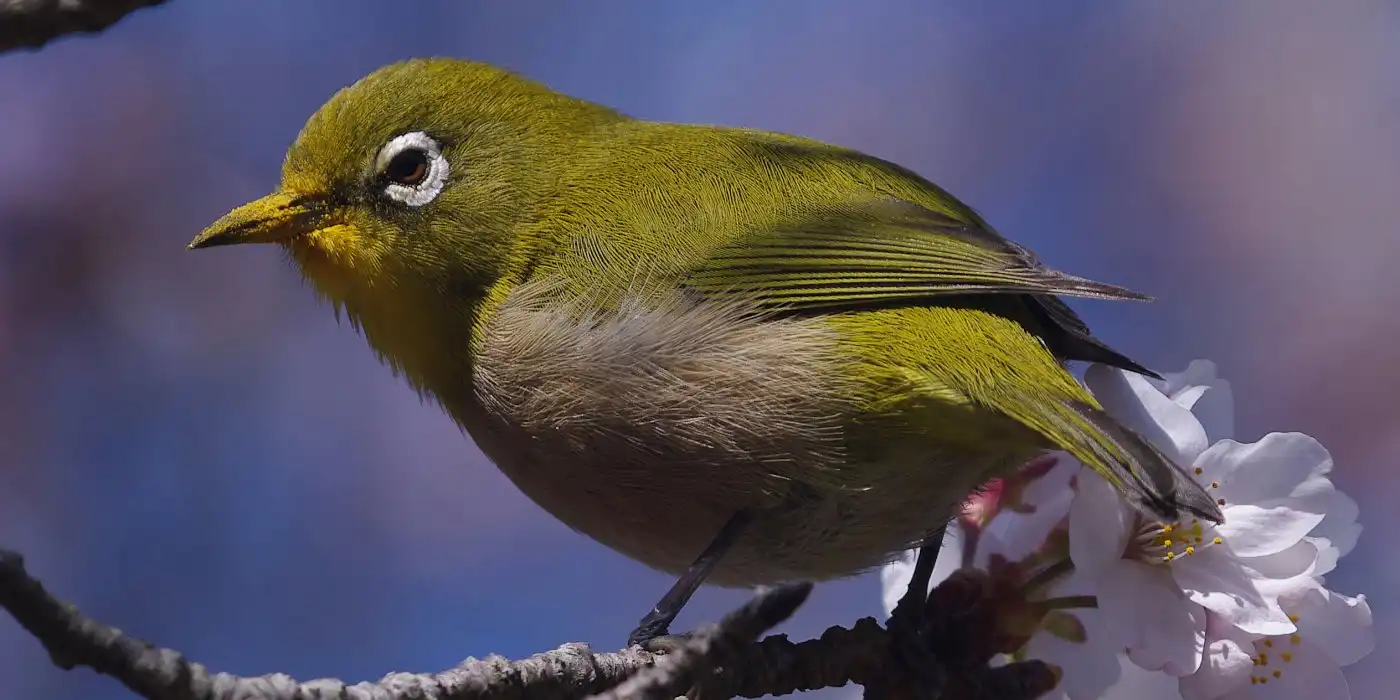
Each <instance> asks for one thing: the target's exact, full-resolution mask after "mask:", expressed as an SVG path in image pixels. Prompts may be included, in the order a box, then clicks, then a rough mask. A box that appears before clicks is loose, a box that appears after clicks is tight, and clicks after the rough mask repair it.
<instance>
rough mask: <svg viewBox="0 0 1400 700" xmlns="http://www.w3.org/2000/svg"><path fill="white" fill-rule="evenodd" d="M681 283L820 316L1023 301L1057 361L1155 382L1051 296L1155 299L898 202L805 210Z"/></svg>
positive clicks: (723, 251) (959, 220)
mask: <svg viewBox="0 0 1400 700" xmlns="http://www.w3.org/2000/svg"><path fill="white" fill-rule="evenodd" d="M684 284H685V286H687V287H689V288H691V289H694V290H696V291H698V292H701V293H705V294H715V295H730V294H739V295H744V296H746V297H748V298H749V299H751V300H753V301H754V302H756V303H758V304H759V305H761V306H765V307H769V308H782V309H785V310H795V311H803V310H811V311H817V312H821V311H828V312H831V311H840V310H844V309H850V308H856V307H862V306H869V305H871V304H890V303H894V304H899V303H919V302H920V301H924V302H927V301H928V300H929V298H930V297H936V296H942V295H952V294H962V295H967V294H1021V295H1025V296H1026V301H1027V302H1028V304H1027V308H1028V310H1029V311H1030V313H1031V314H1033V316H1034V321H1035V322H1036V323H1037V324H1038V325H1039V326H1040V327H1041V333H1040V335H1041V336H1042V337H1043V338H1044V339H1045V341H1046V343H1047V344H1048V345H1050V347H1051V348H1052V349H1053V350H1054V351H1055V353H1056V354H1057V355H1058V356H1060V357H1062V358H1064V359H1067V360H1081V361H1086V362H1099V363H1103V364H1107V365H1110V366H1113V367H1121V368H1123V369H1127V370H1129V371H1132V372H1137V373H1139V374H1144V375H1147V376H1150V377H1157V376H1158V375H1157V374H1155V373H1153V372H1152V371H1151V370H1148V369H1147V368H1145V367H1143V366H1142V365H1140V364H1138V363H1137V362H1134V361H1133V360H1132V359H1130V358H1128V357H1126V356H1124V355H1123V354H1121V353H1119V352H1118V351H1116V350H1114V349H1112V348H1110V347H1108V346H1107V345H1105V344H1104V343H1103V342H1101V341H1099V340H1098V339H1097V338H1095V337H1093V335H1091V334H1090V332H1089V328H1088V326H1086V325H1085V324H1084V321H1083V320H1082V319H1080V318H1079V316H1078V315H1077V314H1075V313H1074V311H1073V310H1072V309H1070V308H1069V306H1067V305H1066V304H1065V303H1064V302H1062V301H1060V300H1059V299H1056V298H1055V296H1054V295H1065V296H1078V297H1091V298H1098V299H1131V300H1138V301H1148V300H1150V299H1151V297H1148V296H1147V295H1145V294H1140V293H1138V292H1134V291H1132V290H1129V289H1125V288H1123V287H1119V286H1115V285H1111V284H1105V283H1102V282H1096V281H1094V280H1089V279H1085V278H1083V277H1076V276H1074V275H1069V274H1066V273H1063V272H1060V271H1058V270H1054V269H1051V268H1049V267H1046V266H1045V265H1044V264H1043V263H1041V262H1040V260H1039V259H1037V258H1036V256H1035V254H1034V253H1032V252H1031V251H1029V250H1027V249H1025V248H1023V247H1022V246H1019V245H1017V244H1015V243H1013V242H1011V241H1008V240H1006V239H1005V238H1002V237H1001V236H999V235H997V234H996V233H995V232H993V231H991V230H989V229H987V228H986V227H985V226H983V225H982V224H980V223H979V222H977V221H975V220H972V219H971V218H970V217H958V216H956V215H954V214H949V213H943V212H938V211H934V210H932V209H928V208H926V207H922V206H919V205H917V204H913V203H910V202H908V201H905V200H902V199H896V198H893V197H885V196H870V197H864V198H859V199H854V200H848V201H842V202H837V203H833V204H815V205H803V206H799V207H798V208H797V209H795V210H794V211H793V212H792V214H791V215H790V216H788V217H785V219H784V222H783V223H781V224H778V225H775V226H769V227H764V228H760V229H755V230H753V231H750V232H748V233H745V234H743V235H741V236H739V237H737V238H735V239H734V240H733V241H732V242H730V243H729V244H728V245H725V246H723V247H721V248H719V249H718V250H716V251H714V252H713V253H711V254H710V255H709V256H707V257H706V259H705V260H704V261H703V262H702V263H700V264H699V265H697V266H696V267H694V268H692V269H691V270H690V272H689V274H688V276H686V277H685V279H684Z"/></svg>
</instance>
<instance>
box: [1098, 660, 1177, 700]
mask: <svg viewBox="0 0 1400 700" xmlns="http://www.w3.org/2000/svg"><path fill="white" fill-rule="evenodd" d="M1118 662H1119V664H1120V666H1121V674H1120V676H1119V680H1118V683H1116V684H1115V685H1114V686H1113V687H1112V688H1109V690H1108V692H1107V693H1105V694H1104V695H1103V697H1102V698H1095V700H1181V692H1180V690H1178V688H1177V682H1176V679H1175V678H1173V677H1171V676H1168V675H1167V674H1165V673H1157V672H1155V671H1147V670H1144V669H1143V668H1141V667H1140V666H1137V665H1136V664H1134V663H1132V662H1131V661H1129V660H1128V659H1127V658H1126V657H1122V656H1120V657H1119V659H1118ZM1073 700H1080V699H1079V698H1074V699H1073Z"/></svg>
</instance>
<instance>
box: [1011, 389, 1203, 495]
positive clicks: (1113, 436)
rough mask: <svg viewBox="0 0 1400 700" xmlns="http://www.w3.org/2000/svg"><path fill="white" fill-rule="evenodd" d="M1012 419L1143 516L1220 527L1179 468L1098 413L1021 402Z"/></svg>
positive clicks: (1069, 405) (1065, 403)
mask: <svg viewBox="0 0 1400 700" xmlns="http://www.w3.org/2000/svg"><path fill="white" fill-rule="evenodd" d="M1020 405H1021V406H1023V407H1029V408H1030V411H1028V412H1026V413H1023V414H1022V415H1018V416H1016V417H1017V418H1018V419H1019V420H1021V422H1023V423H1025V424H1026V425H1028V426H1029V427H1031V428H1032V429H1034V430H1035V431H1036V432H1038V433H1040V434H1041V435H1043V436H1045V437H1046V438H1049V439H1050V441H1051V442H1054V443H1055V444H1056V445H1057V446H1059V447H1060V448H1061V449H1063V450H1065V451H1066V452H1069V453H1070V454H1072V455H1074V456H1075V457H1076V458H1077V459H1078V460H1079V461H1081V462H1083V463H1084V464H1085V465H1087V466H1088V467H1089V468H1091V469H1093V470H1094V471H1095V472H1098V474H1099V475H1100V476H1102V477H1103V478H1104V480H1106V481H1107V482H1108V483H1110V484H1112V485H1113V486H1114V487H1115V488H1117V489H1118V491H1119V492H1120V493H1122V494H1123V495H1124V497H1126V498H1127V499H1128V500H1129V501H1130V502H1131V503H1132V504H1133V505H1134V506H1136V507H1137V508H1138V509H1139V510H1141V511H1143V512H1144V513H1146V514H1148V515H1149V516H1151V517H1153V518H1156V519H1160V520H1164V521H1167V522H1173V521H1176V520H1180V519H1181V518H1182V516H1183V515H1184V514H1185V513H1190V514H1192V515H1194V516H1196V517H1198V518H1204V519H1206V520H1210V521H1212V522H1216V523H1218V522H1221V520H1222V519H1223V517H1224V516H1223V515H1222V514H1221V512H1220V506H1219V505H1218V504H1217V503H1216V502H1215V499H1213V498H1211V496H1210V494H1209V493H1207V492H1206V490H1205V489H1204V488H1202V487H1201V485H1200V484H1198V483H1196V480H1195V479H1193V478H1191V475H1190V474H1188V473H1187V472H1186V471H1185V470H1184V469H1183V468H1182V467H1181V466H1180V465H1177V464H1175V463H1174V462H1173V461H1172V460H1171V458H1169V457H1167V456H1166V455H1165V454H1163V453H1162V451H1161V450H1159V449H1157V448H1156V447H1155V446H1154V445H1153V444H1152V443H1151V442H1148V441H1147V439H1146V438H1143V437H1142V436H1141V435H1138V434H1137V433H1136V432H1134V431H1133V430H1131V429H1129V428H1127V427H1126V426H1123V425H1122V424H1120V423H1118V421H1116V420H1114V419H1113V418H1112V417H1110V416H1109V415H1108V414H1106V413H1104V412H1103V410H1102V409H1100V408H1098V407H1097V406H1093V405H1091V404H1089V403H1086V402H1083V401H1076V400H1073V399H1069V400H1062V401H1054V400H1047V399H1046V398H1044V397H1040V398H1039V399H1038V400H1032V401H1029V402H1022V403H1021V404H1020Z"/></svg>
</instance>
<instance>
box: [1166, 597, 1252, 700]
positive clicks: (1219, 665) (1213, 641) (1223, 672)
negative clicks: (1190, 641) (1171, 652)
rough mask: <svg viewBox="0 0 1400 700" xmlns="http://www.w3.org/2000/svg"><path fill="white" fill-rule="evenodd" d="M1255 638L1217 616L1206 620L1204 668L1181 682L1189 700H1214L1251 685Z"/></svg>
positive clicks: (1182, 691) (1183, 695) (1184, 694)
mask: <svg viewBox="0 0 1400 700" xmlns="http://www.w3.org/2000/svg"><path fill="white" fill-rule="evenodd" d="M1253 654H1254V638H1253V636H1252V635H1250V634H1248V633H1246V632H1244V631H1243V630H1241V629H1240V628H1238V627H1235V626H1234V625H1232V624H1230V623H1228V622H1226V621H1225V620H1223V619H1221V618H1220V617H1219V616H1217V615H1208V616H1207V617H1206V650H1205V655H1204V658H1203V659H1202V660H1201V668H1200V670H1198V671H1196V672H1195V673H1193V674H1191V675H1189V676H1186V677H1185V678H1182V679H1181V697H1182V698H1184V699H1185V700H1214V699H1215V698H1218V697H1220V696H1221V695H1224V694H1225V693H1228V692H1230V691H1231V690H1233V689H1235V688H1238V687H1241V686H1244V685H1248V683H1249V674H1250V672H1251V671H1253V670H1254V657H1253Z"/></svg>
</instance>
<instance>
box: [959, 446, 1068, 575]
mask: <svg viewBox="0 0 1400 700" xmlns="http://www.w3.org/2000/svg"><path fill="white" fill-rule="evenodd" d="M1071 461H1073V460H1071ZM1075 464H1078V462H1075ZM1074 497H1075V494H1074V491H1073V490H1072V489H1071V488H1070V486H1069V480H1068V479H1066V480H1065V481H1064V484H1063V488H1061V490H1060V492H1059V493H1058V494H1054V495H1051V494H1050V493H1049V492H1046V493H1042V494H1040V496H1039V500H1040V502H1039V503H1038V504H1037V505H1036V506H1035V510H1034V511H1033V512H1030V513H1017V512H1015V511H1011V510H1002V511H999V512H998V513H997V514H996V517H994V518H992V521H991V522H990V523H987V526H986V527H985V528H984V529H983V536H984V537H987V536H990V537H992V538H994V539H995V541H996V547H995V550H993V548H992V547H990V546H988V545H986V544H978V553H977V564H978V566H981V565H984V564H985V563H986V562H987V561H988V559H989V557H990V555H991V554H992V553H995V554H1000V555H1001V556H1003V557H1006V558H1007V559H1010V560H1012V561H1019V560H1021V559H1023V558H1025V557H1026V555H1028V554H1030V553H1032V552H1035V551H1037V550H1039V549H1040V548H1041V547H1042V546H1043V545H1044V544H1045V538H1046V537H1047V536H1049V534H1050V531H1051V530H1053V529H1054V528H1055V527H1056V526H1058V525H1060V524H1061V523H1062V522H1064V520H1065V518H1067V517H1069V510H1070V506H1071V505H1072V504H1073V503H1074Z"/></svg>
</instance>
